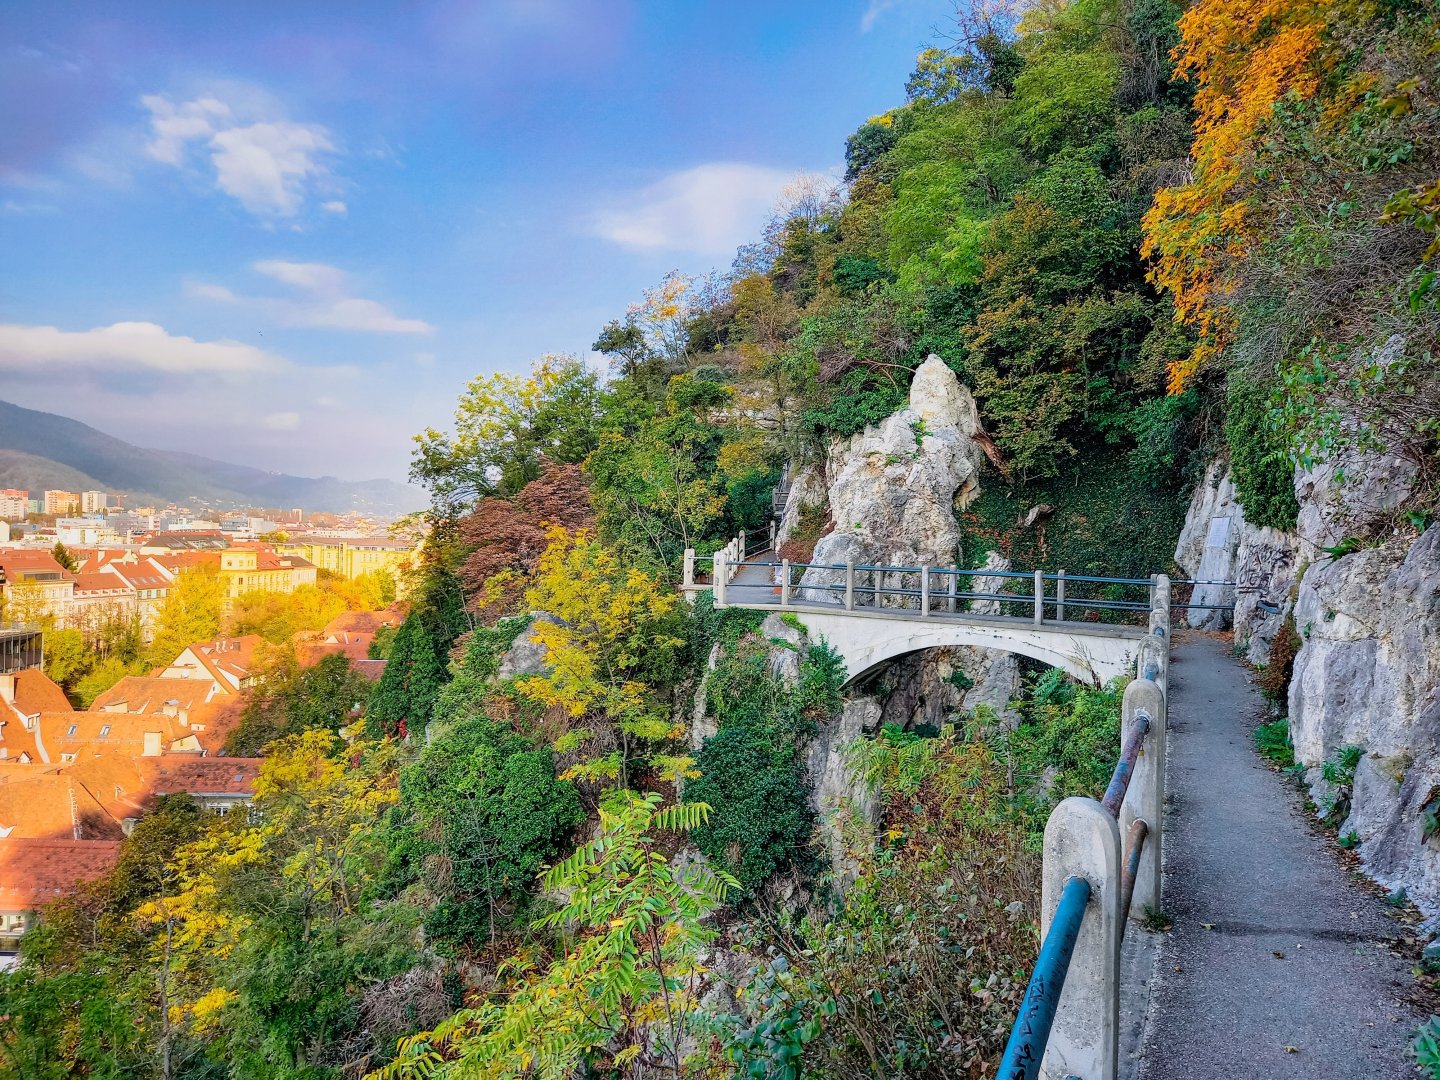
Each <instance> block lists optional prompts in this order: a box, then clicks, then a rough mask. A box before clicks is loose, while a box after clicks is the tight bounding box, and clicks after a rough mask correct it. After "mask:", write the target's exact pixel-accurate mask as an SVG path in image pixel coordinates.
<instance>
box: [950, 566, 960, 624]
mask: <svg viewBox="0 0 1440 1080" xmlns="http://www.w3.org/2000/svg"><path fill="white" fill-rule="evenodd" d="M947 591H948V592H949V594H950V604H949V608H948V610H949V612H950V614H951V615H955V614H958V613H959V611H960V598H959V595H958V594H959V592H960V573H959V571H958V570H957V571H955V572H953V573H951V575H950V585H949V588H948V589H947Z"/></svg>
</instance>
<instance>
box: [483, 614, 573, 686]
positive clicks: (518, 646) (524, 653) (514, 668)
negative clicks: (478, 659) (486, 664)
mask: <svg viewBox="0 0 1440 1080" xmlns="http://www.w3.org/2000/svg"><path fill="white" fill-rule="evenodd" d="M540 623H549V624H550V625H552V626H564V625H565V624H564V623H563V622H562V621H561V620H559V619H557V618H556V617H555V616H554V615H551V614H550V613H549V612H548V611H532V612H531V613H530V621H529V623H527V624H526V626H525V629H523V630H521V631H520V633H519V634H517V635H516V636H515V640H514V641H513V642H511V644H510V648H508V649H506V650H505V652H504V653H503V654H502V655H501V657H500V664H499V666H498V668H497V669H496V673H495V677H496V679H497V680H499V681H501V682H503V681H505V680H506V679H520V678H525V677H526V676H530V675H548V674H550V664H549V662H548V661H547V660H546V650H545V646H544V644H542V643H541V642H539V641H537V640H536V639H535V636H534V634H535V627H536V626H537V625H539V624H540Z"/></svg>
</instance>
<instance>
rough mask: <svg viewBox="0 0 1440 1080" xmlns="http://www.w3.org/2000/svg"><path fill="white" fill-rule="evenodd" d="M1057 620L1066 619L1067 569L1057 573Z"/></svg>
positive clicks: (1062, 620)
mask: <svg viewBox="0 0 1440 1080" xmlns="http://www.w3.org/2000/svg"><path fill="white" fill-rule="evenodd" d="M1055 621H1056V622H1064V621H1065V571H1064V570H1061V571H1060V572H1059V573H1058V574H1056V575H1055Z"/></svg>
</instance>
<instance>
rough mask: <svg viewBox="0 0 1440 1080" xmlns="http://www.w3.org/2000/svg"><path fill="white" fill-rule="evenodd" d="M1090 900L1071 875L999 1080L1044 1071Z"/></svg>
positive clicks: (1028, 1078)
mask: <svg viewBox="0 0 1440 1080" xmlns="http://www.w3.org/2000/svg"><path fill="white" fill-rule="evenodd" d="M1089 902H1090V883H1089V882H1088V881H1086V880H1085V879H1084V878H1078V877H1072V878H1070V879H1069V880H1067V881H1066V882H1065V887H1064V888H1063V889H1062V890H1061V891H1060V904H1059V906H1058V907H1057V908H1056V909H1055V918H1054V920H1053V921H1052V922H1051V923H1050V932H1049V933H1048V934H1046V935H1045V941H1044V943H1043V944H1042V945H1041V946H1040V956H1039V958H1038V959H1037V960H1036V961H1035V972H1034V974H1032V975H1031V976H1030V985H1029V986H1027V987H1026V988H1025V999H1024V1000H1023V1001H1022V1002H1021V1003H1020V1014H1019V1015H1018V1016H1016V1017H1015V1026H1014V1027H1013V1028H1011V1029H1010V1042H1009V1043H1007V1044H1006V1046H1005V1056H1004V1057H1002V1058H1001V1059H1000V1068H999V1070H998V1071H997V1072H996V1073H995V1078H996V1080H1035V1078H1036V1077H1038V1076H1039V1075H1040V1060H1041V1059H1042V1058H1043V1057H1044V1056H1045V1045H1046V1044H1047V1043H1048V1042H1049V1041H1050V1028H1051V1026H1052V1025H1053V1024H1054V1023H1055V1011H1056V1010H1057V1009H1058V1008H1059V1007H1060V991H1061V990H1063V989H1064V988H1065V975H1066V974H1067V973H1068V972H1069V970H1070V957H1071V956H1072V955H1073V954H1074V952H1075V941H1076V939H1077V938H1078V937H1079V936H1080V924H1081V922H1083V921H1084V919H1085V906H1086V905H1087V904H1088V903H1089Z"/></svg>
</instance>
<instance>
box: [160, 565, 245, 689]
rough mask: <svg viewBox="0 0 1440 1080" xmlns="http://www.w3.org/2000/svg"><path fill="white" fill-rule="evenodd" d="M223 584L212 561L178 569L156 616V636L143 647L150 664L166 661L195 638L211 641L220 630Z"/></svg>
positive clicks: (192, 642)
mask: <svg viewBox="0 0 1440 1080" xmlns="http://www.w3.org/2000/svg"><path fill="white" fill-rule="evenodd" d="M224 605H225V585H224V583H223V582H222V581H221V580H220V571H219V568H218V567H217V566H215V565H213V564H209V563H206V564H202V565H200V566H192V567H190V568H188V569H186V570H182V571H180V573H179V574H177V575H176V576H175V581H174V582H173V583H172V584H171V586H170V592H169V594H168V595H167V596H166V597H165V602H164V603H163V604H161V605H160V611H159V613H158V614H157V615H156V617H155V635H154V637H153V638H151V640H150V645H149V646H148V647H147V648H146V650H145V662H146V663H147V664H149V665H150V666H151V667H162V666H165V665H167V664H169V663H170V662H171V661H172V660H174V659H175V658H176V657H177V656H179V655H180V654H181V653H182V652H184V651H185V649H186V648H187V647H188V646H190V645H193V644H195V642H197V641H213V640H214V638H215V636H216V635H217V634H219V633H220V617H221V612H222V611H223V610H224Z"/></svg>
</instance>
